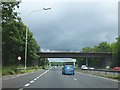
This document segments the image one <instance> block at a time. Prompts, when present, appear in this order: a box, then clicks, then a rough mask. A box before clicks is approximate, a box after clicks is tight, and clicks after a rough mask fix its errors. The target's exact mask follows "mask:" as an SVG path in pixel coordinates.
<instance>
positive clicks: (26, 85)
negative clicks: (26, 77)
mask: <svg viewBox="0 0 120 90" xmlns="http://www.w3.org/2000/svg"><path fill="white" fill-rule="evenodd" d="M48 71H49V70H47V71H45V72H44V73H42V74H41V75H39V76H38V77H36V78H34V79H33V80H32V81H30V82H29V83H27V84H25V85H24V86H25V87H28V86H29V85H30V84H32V83H33V82H35V81H36V80H37V79H39V78H40V77H41V76H43V75H44V74H46V73H47V72H48Z"/></svg>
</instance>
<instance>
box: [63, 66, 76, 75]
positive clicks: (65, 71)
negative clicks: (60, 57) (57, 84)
mask: <svg viewBox="0 0 120 90" xmlns="http://www.w3.org/2000/svg"><path fill="white" fill-rule="evenodd" d="M62 74H63V75H66V74H71V75H74V65H64V66H63V68H62Z"/></svg>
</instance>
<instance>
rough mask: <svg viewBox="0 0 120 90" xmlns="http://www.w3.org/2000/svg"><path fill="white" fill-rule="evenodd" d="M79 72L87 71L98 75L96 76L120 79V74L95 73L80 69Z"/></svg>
mask: <svg viewBox="0 0 120 90" xmlns="http://www.w3.org/2000/svg"><path fill="white" fill-rule="evenodd" d="M78 71H79V72H82V73H86V74H92V75H96V76H101V77H105V78H111V79H116V80H120V75H119V74H118V75H112V74H106V75H105V74H101V73H94V72H90V71H88V70H78Z"/></svg>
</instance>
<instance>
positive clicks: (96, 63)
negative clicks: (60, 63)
mask: <svg viewBox="0 0 120 90" xmlns="http://www.w3.org/2000/svg"><path fill="white" fill-rule="evenodd" d="M81 51H82V52H86V53H87V52H94V53H95V52H106V53H107V52H110V53H112V58H109V60H106V59H105V58H76V60H77V64H78V66H79V67H80V66H81V65H83V64H86V60H87V62H88V66H89V67H91V66H92V67H96V68H105V67H106V66H107V65H108V66H110V67H111V68H112V67H116V66H120V63H119V60H120V36H118V37H117V38H116V41H115V42H113V43H108V42H100V43H99V45H96V46H94V47H84V48H82V50H81Z"/></svg>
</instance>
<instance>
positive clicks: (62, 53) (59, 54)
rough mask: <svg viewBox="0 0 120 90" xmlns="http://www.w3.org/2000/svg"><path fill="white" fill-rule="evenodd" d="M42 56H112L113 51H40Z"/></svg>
mask: <svg viewBox="0 0 120 90" xmlns="http://www.w3.org/2000/svg"><path fill="white" fill-rule="evenodd" d="M38 54H39V55H40V57H41V58H80V57H83V58H84V57H85V58H93V57H96V58H111V57H112V53H110V52H108V53H106V52H97V53H93V52H89V53H85V52H39V53H38Z"/></svg>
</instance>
